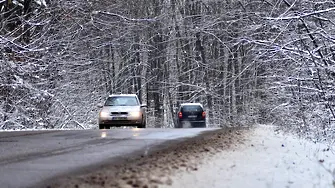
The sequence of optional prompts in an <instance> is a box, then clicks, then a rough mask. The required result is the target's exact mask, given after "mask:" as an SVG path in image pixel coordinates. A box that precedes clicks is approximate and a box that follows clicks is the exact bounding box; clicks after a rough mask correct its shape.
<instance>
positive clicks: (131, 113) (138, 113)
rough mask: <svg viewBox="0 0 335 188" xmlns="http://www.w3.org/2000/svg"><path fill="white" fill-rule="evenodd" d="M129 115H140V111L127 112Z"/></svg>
mask: <svg viewBox="0 0 335 188" xmlns="http://www.w3.org/2000/svg"><path fill="white" fill-rule="evenodd" d="M129 115H130V116H131V117H140V116H141V112H129Z"/></svg>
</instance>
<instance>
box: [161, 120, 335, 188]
mask: <svg viewBox="0 0 335 188" xmlns="http://www.w3.org/2000/svg"><path fill="white" fill-rule="evenodd" d="M275 129H276V127H273V126H257V127H256V128H255V129H254V130H253V132H252V133H251V135H250V136H249V137H247V138H246V140H245V141H244V144H243V145H240V146H238V147H235V148H233V149H231V150H223V151H221V152H219V153H217V154H216V155H214V156H208V158H207V159H206V158H205V159H204V162H203V163H202V164H201V165H199V168H198V170H197V171H190V172H187V171H179V172H176V173H174V174H173V175H172V177H171V180H172V184H171V185H161V186H159V187H166V188H171V187H176V188H179V187H194V188H202V187H204V188H208V187H210V188H228V187H232V188H239V187H257V188H262V187H264V188H276V187H280V188H283V187H290V188H301V187H304V188H309V187H310V188H312V187H313V188H314V187H316V188H328V187H329V188H334V187H335V146H331V147H328V146H327V145H324V144H315V143H313V142H310V141H307V140H303V139H299V138H297V137H296V136H294V135H289V134H287V133H285V134H284V133H279V132H276V131H275Z"/></svg>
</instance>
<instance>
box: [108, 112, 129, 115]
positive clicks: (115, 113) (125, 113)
mask: <svg viewBox="0 0 335 188" xmlns="http://www.w3.org/2000/svg"><path fill="white" fill-rule="evenodd" d="M111 114H112V115H127V114H128V112H111Z"/></svg>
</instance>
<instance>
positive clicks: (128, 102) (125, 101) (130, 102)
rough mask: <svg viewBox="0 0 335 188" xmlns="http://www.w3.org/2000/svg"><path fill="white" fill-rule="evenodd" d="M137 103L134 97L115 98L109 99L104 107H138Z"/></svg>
mask: <svg viewBox="0 0 335 188" xmlns="http://www.w3.org/2000/svg"><path fill="white" fill-rule="evenodd" d="M138 105H139V103H138V101H137V98H136V97H133V96H115V97H109V98H108V99H107V100H106V102H105V106H138Z"/></svg>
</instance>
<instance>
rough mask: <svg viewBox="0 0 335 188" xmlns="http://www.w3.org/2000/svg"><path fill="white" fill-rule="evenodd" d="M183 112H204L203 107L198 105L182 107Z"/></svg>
mask: <svg viewBox="0 0 335 188" xmlns="http://www.w3.org/2000/svg"><path fill="white" fill-rule="evenodd" d="M182 111H184V112H200V111H202V108H201V106H198V105H187V106H183V107H182Z"/></svg>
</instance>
